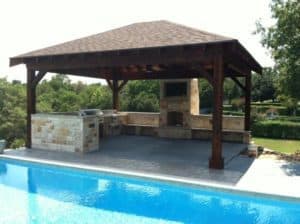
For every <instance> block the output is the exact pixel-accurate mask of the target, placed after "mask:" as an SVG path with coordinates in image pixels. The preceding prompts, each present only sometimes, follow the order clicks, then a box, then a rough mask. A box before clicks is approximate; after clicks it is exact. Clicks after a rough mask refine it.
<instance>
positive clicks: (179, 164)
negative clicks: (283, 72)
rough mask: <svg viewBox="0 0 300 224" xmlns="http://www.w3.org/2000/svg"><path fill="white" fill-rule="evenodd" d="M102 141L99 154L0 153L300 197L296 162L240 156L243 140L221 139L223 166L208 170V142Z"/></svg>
mask: <svg viewBox="0 0 300 224" xmlns="http://www.w3.org/2000/svg"><path fill="white" fill-rule="evenodd" d="M100 144H101V146H100V151H99V152H94V153H88V154H74V153H65V152H53V151H44V150H36V149H26V150H6V151H5V154H4V155H2V156H3V157H14V158H25V159H34V160H36V159H38V160H44V161H45V160H47V161H54V162H63V163H68V164H76V165H77V166H92V167H95V168H107V169H114V170H119V171H126V172H135V173H137V172H138V173H143V174H145V175H160V176H165V177H172V178H173V179H181V180H184V179H186V180H193V181H200V182H201V183H203V182H205V183H208V184H217V185H222V186H229V187H234V188H237V189H240V190H249V191H257V192H263V193H272V194H280V195H287V196H297V197H300V191H299V189H300V163H288V162H285V161H275V160H270V159H253V158H249V157H246V156H242V155H240V152H241V151H242V150H243V149H244V148H245V145H243V144H236V143H223V155H224V160H225V169H224V170H213V169H208V159H209V157H210V153H211V143H210V142H209V141H200V140H173V139H172V140H171V139H162V138H154V137H142V136H115V137H111V138H108V139H105V140H103V141H102V142H101V143H100Z"/></svg>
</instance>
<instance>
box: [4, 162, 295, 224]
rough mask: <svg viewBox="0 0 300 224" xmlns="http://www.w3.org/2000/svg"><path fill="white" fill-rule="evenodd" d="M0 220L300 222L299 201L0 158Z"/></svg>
mask: <svg viewBox="0 0 300 224" xmlns="http://www.w3.org/2000/svg"><path fill="white" fill-rule="evenodd" d="M0 223H5V224H6V223H16V224H21V223H101V224H102V223H110V224H111V223H112V224H113V223H118V224H119V223H130V224H131V223H133V224H134V223H139V224H145V223H151V224H154V223H155V224H156V223H160V224H162V223H197V224H201V223H231V224H233V223H239V224H240V223H243V224H247V223H289V224H293V223H300V203H299V202H296V201H286V200H285V201H280V200H279V199H278V200H277V199H270V198H262V197H253V196H250V195H244V194H243V195H241V194H233V193H229V192H222V191H216V190H213V189H209V188H199V187H192V186H183V185H175V184H171V183H165V182H157V181H152V180H145V179H138V178H132V177H124V176H117V175H110V174H106V173H96V172H90V171H84V170H78V169H71V168H61V167H54V166H50V165H42V164H36V163H29V162H20V161H16V160H10V159H9V160H8V159H0Z"/></svg>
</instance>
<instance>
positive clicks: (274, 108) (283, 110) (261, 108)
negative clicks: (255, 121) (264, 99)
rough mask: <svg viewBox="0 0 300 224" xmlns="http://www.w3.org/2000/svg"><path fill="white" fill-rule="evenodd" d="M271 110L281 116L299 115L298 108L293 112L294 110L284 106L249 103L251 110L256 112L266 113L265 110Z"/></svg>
mask: <svg viewBox="0 0 300 224" xmlns="http://www.w3.org/2000/svg"><path fill="white" fill-rule="evenodd" d="M269 110H272V111H275V112H277V113H278V114H279V115H282V116H289V115H300V109H299V108H298V109H297V110H296V111H295V114H294V110H292V109H289V108H287V107H285V106H277V105H275V106H272V105H271V106H269V105H257V104H256V105H253V104H252V105H251V111H253V112H256V113H266V112H267V111H269Z"/></svg>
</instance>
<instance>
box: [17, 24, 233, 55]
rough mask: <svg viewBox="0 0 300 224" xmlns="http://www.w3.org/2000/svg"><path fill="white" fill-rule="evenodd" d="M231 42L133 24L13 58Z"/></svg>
mask: <svg viewBox="0 0 300 224" xmlns="http://www.w3.org/2000/svg"><path fill="white" fill-rule="evenodd" d="M234 40H235V39H233V38H229V37H224V36H221V35H217V34H213V33H208V32H205V31H201V30H197V29H194V28H190V27H187V26H183V25H179V24H176V23H172V22H168V21H163V20H162V21H153V22H142V23H134V24H131V25H128V26H124V27H121V28H117V29H113V30H110V31H106V32H103V33H99V34H95V35H92V36H88V37H84V38H81V39H77V40H73V41H69V42H65V43H62V44H58V45H55V46H52V47H47V48H44V49H40V50H36V51H32V52H29V53H26V54H22V55H19V56H17V57H15V58H25V57H37V56H49V55H62V54H76V53H92V52H105V51H115V50H128V49H140V48H153V47H166V46H178V45H193V44H201V43H210V42H223V41H234Z"/></svg>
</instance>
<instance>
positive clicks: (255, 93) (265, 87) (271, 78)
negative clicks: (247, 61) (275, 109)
mask: <svg viewBox="0 0 300 224" xmlns="http://www.w3.org/2000/svg"><path fill="white" fill-rule="evenodd" d="M277 82H278V75H277V74H276V72H275V70H274V69H272V68H264V69H263V74H262V75H260V74H254V75H253V76H252V99H253V101H260V102H262V101H264V100H272V101H274V100H275V99H276V84H277Z"/></svg>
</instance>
